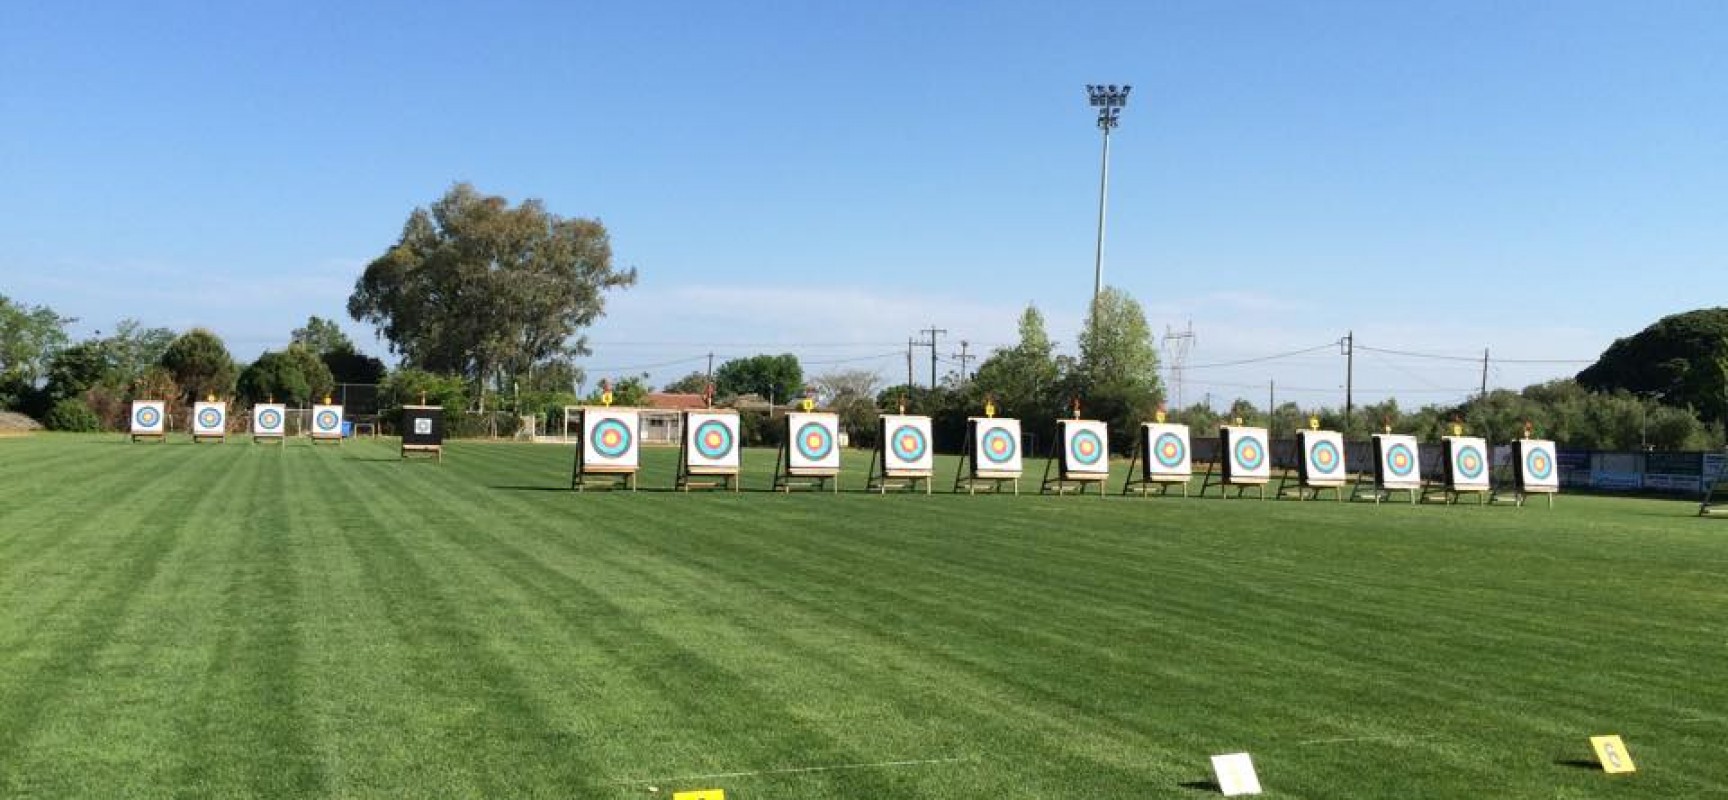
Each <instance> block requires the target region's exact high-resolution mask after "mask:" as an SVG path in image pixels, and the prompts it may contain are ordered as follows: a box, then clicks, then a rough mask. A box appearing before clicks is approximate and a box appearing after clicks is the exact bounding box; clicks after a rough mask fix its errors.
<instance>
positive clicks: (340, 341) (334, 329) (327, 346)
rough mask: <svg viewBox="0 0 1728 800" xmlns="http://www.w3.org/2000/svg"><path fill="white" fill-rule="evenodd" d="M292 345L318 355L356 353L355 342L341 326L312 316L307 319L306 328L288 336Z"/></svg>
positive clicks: (295, 330) (296, 329) (301, 328)
mask: <svg viewBox="0 0 1728 800" xmlns="http://www.w3.org/2000/svg"><path fill="white" fill-rule="evenodd" d="M288 341H289V343H290V344H297V345H300V346H302V347H305V348H306V349H308V350H311V351H312V352H313V353H315V354H317V355H320V356H322V355H325V354H328V353H336V352H349V353H352V352H354V341H353V340H352V339H349V338H348V334H346V333H343V332H342V328H341V326H338V325H337V324H336V323H335V322H334V321H332V320H327V319H325V318H323V317H319V316H312V317H308V318H307V319H306V325H305V326H304V327H300V328H295V329H294V330H293V332H292V333H290V334H288Z"/></svg>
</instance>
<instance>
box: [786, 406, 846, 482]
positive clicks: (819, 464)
mask: <svg viewBox="0 0 1728 800" xmlns="http://www.w3.org/2000/svg"><path fill="white" fill-rule="evenodd" d="M839 431H840V418H839V417H837V416H835V415H833V414H829V413H825V412H815V413H794V414H787V415H786V434H787V440H786V444H787V447H786V450H787V453H788V457H787V461H786V465H787V467H788V468H789V469H794V470H806V471H809V470H820V471H824V472H838V471H839V469H840V445H839V441H838V440H839Z"/></svg>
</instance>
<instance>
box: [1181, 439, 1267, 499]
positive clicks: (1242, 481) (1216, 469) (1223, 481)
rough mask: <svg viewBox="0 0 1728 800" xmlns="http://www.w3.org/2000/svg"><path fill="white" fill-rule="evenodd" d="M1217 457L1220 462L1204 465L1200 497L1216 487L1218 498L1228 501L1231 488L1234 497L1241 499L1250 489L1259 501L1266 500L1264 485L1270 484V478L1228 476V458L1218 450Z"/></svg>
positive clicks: (1210, 462)
mask: <svg viewBox="0 0 1728 800" xmlns="http://www.w3.org/2000/svg"><path fill="white" fill-rule="evenodd" d="M1218 455H1219V456H1220V457H1221V460H1219V461H1209V462H1207V463H1206V477H1205V478H1203V479H1202V480H1201V481H1200V494H1199V496H1200V497H1205V496H1206V493H1207V492H1209V491H1211V490H1212V487H1214V486H1216V487H1218V496H1219V497H1222V498H1224V499H1225V500H1229V499H1230V497H1231V495H1230V488H1231V487H1235V489H1236V495H1235V496H1236V497H1241V496H1242V493H1243V492H1245V491H1248V489H1250V488H1252V489H1254V490H1255V491H1256V492H1258V493H1259V497H1260V499H1261V500H1265V499H1266V484H1268V483H1271V482H1272V479H1271V478H1269V477H1268V478H1242V477H1236V476H1232V475H1231V474H1230V465H1229V464H1228V463H1227V461H1228V459H1229V456H1228V455H1226V454H1225V453H1224V451H1223V450H1222V449H1220V450H1219V452H1218Z"/></svg>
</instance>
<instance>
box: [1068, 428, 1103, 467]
mask: <svg viewBox="0 0 1728 800" xmlns="http://www.w3.org/2000/svg"><path fill="white" fill-rule="evenodd" d="M1068 455H1069V456H1070V457H1072V458H1073V459H1074V463H1076V464H1083V465H1085V466H1088V467H1089V466H1092V465H1094V464H1097V463H1098V459H1100V458H1103V457H1104V441H1103V440H1102V439H1099V438H1098V434H1096V433H1093V432H1092V431H1080V432H1078V433H1076V434H1074V436H1073V437H1072V438H1070V439H1069V440H1068Z"/></svg>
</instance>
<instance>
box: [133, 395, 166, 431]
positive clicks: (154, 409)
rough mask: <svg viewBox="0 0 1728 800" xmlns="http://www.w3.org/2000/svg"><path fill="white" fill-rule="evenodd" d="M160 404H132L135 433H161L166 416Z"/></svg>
mask: <svg viewBox="0 0 1728 800" xmlns="http://www.w3.org/2000/svg"><path fill="white" fill-rule="evenodd" d="M162 409H163V406H162V404H161V403H159V402H137V403H133V404H132V432H133V433H161V432H162V430H163V426H164V422H165V420H166V415H165V414H164V413H163V411H162Z"/></svg>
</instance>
